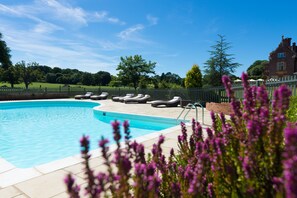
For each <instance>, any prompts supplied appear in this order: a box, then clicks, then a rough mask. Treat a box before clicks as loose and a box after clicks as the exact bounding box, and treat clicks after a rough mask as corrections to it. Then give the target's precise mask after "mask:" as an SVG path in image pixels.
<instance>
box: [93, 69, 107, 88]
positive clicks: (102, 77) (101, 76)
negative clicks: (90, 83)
mask: <svg viewBox="0 0 297 198" xmlns="http://www.w3.org/2000/svg"><path fill="white" fill-rule="evenodd" d="M93 79H94V84H95V85H102V86H106V85H108V83H109V82H110V81H111V75H110V73H108V72H105V71H99V72H97V73H96V74H94V78H93Z"/></svg>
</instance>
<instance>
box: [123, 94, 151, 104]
mask: <svg viewBox="0 0 297 198" xmlns="http://www.w3.org/2000/svg"><path fill="white" fill-rule="evenodd" d="M150 97H151V96H150V95H147V94H146V95H145V96H143V97H142V98H127V99H125V100H124V102H125V103H126V104H127V103H146V102H147V101H148V99H149V98H150Z"/></svg>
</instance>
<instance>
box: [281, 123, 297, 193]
mask: <svg viewBox="0 0 297 198" xmlns="http://www.w3.org/2000/svg"><path fill="white" fill-rule="evenodd" d="M296 142H297V127H296V126H294V125H293V124H289V126H288V127H287V128H285V152H284V161H283V165H284V183H285V189H286V196H287V197H297V188H296V186H297V145H296Z"/></svg>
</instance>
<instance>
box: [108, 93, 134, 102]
mask: <svg viewBox="0 0 297 198" xmlns="http://www.w3.org/2000/svg"><path fill="white" fill-rule="evenodd" d="M133 96H134V94H126V96H116V97H112V101H114V102H119V101H120V100H122V99H126V98H132V97H133Z"/></svg>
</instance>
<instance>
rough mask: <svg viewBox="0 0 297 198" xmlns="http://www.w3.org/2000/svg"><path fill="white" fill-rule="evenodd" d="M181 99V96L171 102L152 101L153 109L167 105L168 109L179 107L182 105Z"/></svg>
mask: <svg viewBox="0 0 297 198" xmlns="http://www.w3.org/2000/svg"><path fill="white" fill-rule="evenodd" d="M180 101H181V97H179V96H174V97H173V99H171V100H168V101H166V100H155V101H152V103H151V105H152V107H158V106H161V105H165V106H166V107H177V106H178V105H179V104H180Z"/></svg>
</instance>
